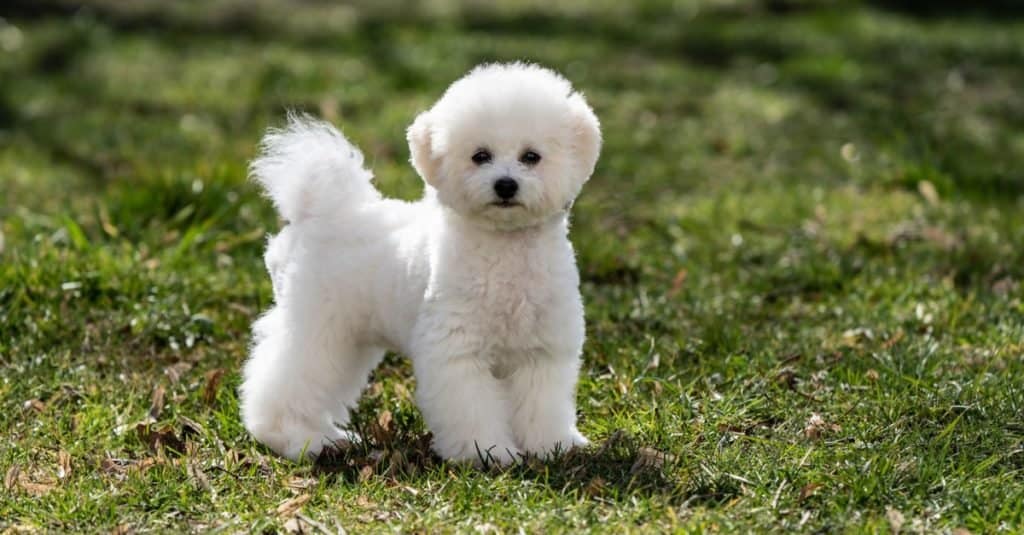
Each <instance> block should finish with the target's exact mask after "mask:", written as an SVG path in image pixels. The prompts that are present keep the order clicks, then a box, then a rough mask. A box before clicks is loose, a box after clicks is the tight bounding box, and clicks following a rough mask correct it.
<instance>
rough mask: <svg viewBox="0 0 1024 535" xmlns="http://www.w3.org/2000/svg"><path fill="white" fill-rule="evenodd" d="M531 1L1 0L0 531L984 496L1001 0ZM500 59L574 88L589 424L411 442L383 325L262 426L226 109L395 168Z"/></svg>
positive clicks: (428, 521) (1011, 107)
mask: <svg viewBox="0 0 1024 535" xmlns="http://www.w3.org/2000/svg"><path fill="white" fill-rule="evenodd" d="M549 4H554V3H551V2H549V3H544V4H542V3H540V2H532V3H526V4H521V5H520V4H513V3H511V2H507V3H501V5H499V6H496V7H493V8H488V9H484V8H482V7H480V6H482V4H477V3H472V2H467V3H466V4H464V5H463V4H457V3H450V2H431V3H426V4H424V5H425V6H426V7H421V8H416V9H409V8H403V7H401V6H398V5H397V4H391V3H388V2H385V3H375V4H374V7H369V6H359V5H356V6H341V7H339V6H333V5H321V4H314V3H310V4H300V5H297V6H293V7H285V6H284V5H283V3H275V2H271V1H264V2H261V3H259V4H258V7H256V8H254V7H251V6H250V4H244V5H243V4H242V3H240V2H232V1H226V0H225V1H219V2H210V3H193V2H175V3H166V5H165V4H164V3H156V2H149V1H144V2H143V1H134V2H117V3H115V2H113V1H109V0H108V1H101V0H94V1H92V2H88V3H87V5H86V6H85V7H82V8H76V7H73V6H71V5H69V4H65V3H63V2H50V1H21V0H18V1H15V2H13V3H11V4H10V5H9V6H7V7H6V9H5V11H7V12H8V13H7V14H5V15H4V17H5V19H4V21H3V22H2V23H0V80H3V82H2V83H0V236H2V242H0V243H2V246H0V247H2V250H0V469H2V472H3V474H4V475H5V478H4V489H3V493H2V494H0V530H4V529H10V530H13V531H19V530H40V531H49V532H55V531H88V532H92V531H111V530H118V531H119V532H125V531H127V530H129V529H134V530H136V531H164V532H180V531H207V530H213V529H220V530H225V531H230V532H237V531H267V530H270V531H274V530H295V529H299V528H304V529H307V530H309V529H313V530H317V529H325V530H331V531H333V530H336V529H338V528H339V527H344V528H345V529H347V530H349V531H353V532H361V531H388V530H401V531H428V532H434V531H478V532H514V531H516V530H517V529H518V528H522V530H523V531H525V532H540V531H556V532H557V531H576V530H584V529H587V530H593V531H606V532H623V531H634V532H647V531H654V530H678V531H684V532H701V531H722V532H733V531H743V532H748V531H783V530H785V531H823V532H855V533H856V532H883V531H889V530H899V529H901V528H902V529H903V530H912V531H923V532H937V531H946V532H949V531H954V530H969V531H970V532H975V533H987V532H997V531H1018V530H1020V529H1022V528H1024V389H1022V387H1021V385H1022V384H1024V289H1022V284H1021V281H1022V279H1024V176H1022V175H1021V171H1022V169H1024V131H1022V130H1021V129H1020V127H1019V125H1021V124H1024V99H1021V98H1020V95H1019V89H1020V88H1021V87H1024V70H1022V69H1021V68H1020V66H1021V64H1022V62H1024V24H1022V23H1021V22H1020V20H1021V19H1019V18H1015V16H1014V15H1018V14H1019V11H1018V10H1017V8H1015V7H1014V4H1013V3H1012V2H993V3H992V5H991V7H990V8H989V10H988V11H984V10H982V11H974V12H967V13H961V12H959V11H956V9H957V8H956V7H955V6H953V5H952V4H948V3H942V2H938V3H930V4H929V6H928V7H927V8H924V7H922V6H918V7H917V9H914V6H915V4H913V3H909V2H891V1H889V2H886V1H874V2H868V3H863V4H857V3H852V2H839V1H832V2H809V1H800V0H787V1H784V2H778V1H768V0H764V1H762V2H756V1H755V2H728V1H712V0H687V1H684V2H676V3H674V4H667V3H666V4H662V3H658V2H637V3H613V2H597V3H592V2H583V1H573V2H565V3H558V5H557V7H555V6H552V5H549ZM474 6H476V7H474ZM907 6H910V7H907ZM285 15H287V16H285ZM519 58H529V59H532V60H536V61H540V62H543V63H545V64H548V65H550V66H553V67H555V68H558V69H559V70H562V71H563V72H565V73H566V74H567V75H568V76H569V77H570V78H571V79H572V80H573V81H574V82H575V83H576V85H577V86H578V87H580V88H581V89H583V90H584V91H585V92H586V93H587V96H588V98H589V99H590V101H591V103H592V104H593V105H594V106H595V108H596V110H597V112H598V114H599V116H600V117H601V119H602V122H603V125H604V132H605V136H606V145H605V150H604V153H603V156H602V159H601V161H600V163H599V165H598V170H597V172H596V175H595V177H594V179H593V180H592V181H591V182H590V183H589V184H588V186H587V188H586V189H585V191H584V193H583V195H582V196H581V198H580V199H579V201H578V203H577V204H576V208H575V209H574V213H575V216H574V227H573V231H572V234H573V236H572V237H573V240H574V243H575V245H576V247H577V251H578V255H579V263H580V269H581V273H582V279H583V284H582V291H583V294H584V298H585V300H586V303H587V320H588V333H589V335H588V342H587V345H586V348H585V352H584V361H585V364H584V367H583V372H582V379H581V384H580V388H579V411H580V419H581V426H582V430H583V431H584V432H585V433H586V434H587V435H589V436H590V437H591V438H592V439H593V440H594V442H595V445H594V447H592V448H590V449H588V450H586V451H582V452H573V453H569V454H567V455H565V456H563V457H562V458H560V459H558V460H556V461H552V462H548V463H540V462H531V463H527V464H524V465H521V466H517V467H515V468H513V469H511V470H508V471H504V472H480V471H474V470H471V469H466V468H462V467H458V466H451V465H446V464H444V463H442V462H441V461H440V460H438V459H437V458H435V457H433V456H432V455H430V454H429V450H428V447H427V445H428V443H429V435H427V434H426V430H425V429H424V426H423V422H422V420H421V418H420V416H419V414H418V412H417V410H416V408H415V406H414V404H413V403H412V401H411V396H410V391H413V390H414V388H415V385H414V384H413V380H412V378H411V374H410V367H409V365H408V364H407V363H406V362H405V361H404V360H402V359H400V358H398V357H389V358H388V359H387V360H386V361H385V364H384V365H383V366H382V367H381V369H379V370H378V371H377V372H376V373H375V374H374V377H373V381H372V384H371V386H370V388H369V389H368V392H367V394H366V396H365V397H364V399H363V400H362V402H361V404H360V407H359V410H358V412H357V416H356V424H355V425H356V428H357V429H358V430H359V431H360V432H362V433H363V435H364V436H365V437H366V441H365V443H364V444H363V445H361V446H359V447H357V448H354V449H353V450H352V451H349V452H345V453H344V454H342V455H339V456H336V457H334V458H324V459H321V460H320V462H318V463H307V464H300V465H297V464H293V463H290V462H286V461H282V460H280V459H278V458H276V457H274V456H273V455H271V454H270V453H269V452H268V451H267V450H266V449H265V448H263V447H261V446H259V445H257V444H255V443H254V442H253V441H252V440H250V438H249V437H248V436H247V435H246V433H245V431H244V429H243V428H242V426H241V424H240V422H239V420H238V416H237V394H236V387H237V385H238V381H239V379H238V370H239V368H240V365H241V363H242V362H243V360H244V358H245V356H246V345H247V343H248V333H247V329H248V325H249V324H250V322H251V321H252V320H253V318H255V317H256V315H257V314H259V312H260V311H261V310H263V309H265V308H266V307H267V305H268V302H269V300H270V283H269V280H268V278H267V276H266V274H265V272H264V269H263V267H262V263H261V260H260V255H261V252H262V251H261V249H262V247H263V242H264V236H265V235H266V233H268V232H272V231H274V230H275V229H276V228H277V226H278V222H277V221H276V220H275V215H274V214H273V211H272V210H271V208H270V206H269V204H268V203H267V202H266V201H265V200H264V199H262V198H260V196H259V194H258V192H257V191H256V189H255V188H254V186H253V185H252V184H250V183H248V182H247V181H246V163H247V160H248V159H249V158H251V157H252V155H253V153H254V150H255V147H256V143H257V141H258V139H259V136H260V133H261V131H262V130H263V129H264V128H266V127H267V126H269V125H275V124H280V123H281V121H282V117H283V114H284V111H285V109H286V108H287V107H294V108H299V109H304V110H307V111H310V112H312V113H314V114H317V115H320V116H323V117H326V118H328V119H331V120H333V121H335V122H337V123H339V124H341V125H343V126H344V128H345V130H346V133H347V134H348V135H349V136H350V137H351V138H353V139H354V140H355V141H356V142H357V143H358V144H359V145H360V146H361V147H363V148H364V150H365V152H366V153H367V156H368V160H369V161H370V162H371V163H372V165H373V169H374V170H375V172H376V175H377V178H378V184H379V186H380V187H381V188H382V189H383V190H384V191H385V192H387V193H388V194H389V195H394V196H398V197H402V198H415V197H416V196H417V195H418V194H419V191H420V185H419V181H418V179H417V178H416V177H415V176H414V174H413V173H412V171H411V168H410V167H409V165H408V164H407V163H406V160H407V149H406V147H405V143H404V136H403V131H404V128H405V126H406V125H408V124H409V122H410V121H411V120H412V118H413V117H414V115H415V114H416V113H417V112H418V111H419V110H422V109H424V108H426V107H427V106H428V105H429V104H430V103H431V102H432V101H433V100H434V99H435V98H437V97H438V96H439V95H440V93H441V92H442V91H443V90H444V88H445V87H446V86H447V84H448V83H450V82H451V81H452V80H454V79H455V78H457V77H458V76H460V75H461V74H462V73H463V72H464V71H466V70H467V69H468V68H470V67H471V66H473V65H474V64H476V63H478V62H480V61H485V60H508V59H519ZM960 533H963V531H960Z"/></svg>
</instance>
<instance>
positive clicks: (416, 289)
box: [241, 63, 601, 464]
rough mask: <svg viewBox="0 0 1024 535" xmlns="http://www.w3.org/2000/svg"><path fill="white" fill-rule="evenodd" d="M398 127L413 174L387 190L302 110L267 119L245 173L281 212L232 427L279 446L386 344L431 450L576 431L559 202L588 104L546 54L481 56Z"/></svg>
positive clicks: (576, 182) (546, 449) (318, 428)
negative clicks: (544, 61)
mask: <svg viewBox="0 0 1024 535" xmlns="http://www.w3.org/2000/svg"><path fill="white" fill-rule="evenodd" d="M407 138H408V141H409V149H410V151H411V153H412V158H411V159H412V164H413V166H414V167H415V168H416V171H417V172H419V174H420V176H422V177H423V180H424V181H425V182H426V192H425V193H424V195H423V198H422V199H421V200H420V201H418V202H414V203H407V202H403V201H399V200H394V199H385V198H382V197H381V195H380V193H379V192H378V191H377V190H376V189H375V188H374V187H373V185H371V183H370V181H371V178H372V174H371V173H370V171H368V170H366V169H364V168H363V156H362V154H361V153H360V152H359V150H358V149H356V148H355V147H354V146H353V145H352V144H350V143H349V142H348V141H347V140H346V139H345V138H344V137H343V136H342V134H341V133H340V132H338V131H337V130H335V129H334V128H333V127H332V126H330V125H329V124H327V123H323V122H318V121H315V120H313V119H310V118H308V117H292V118H291V119H290V121H289V123H288V126H287V127H285V128H284V129H281V130H272V131H271V132H270V133H268V134H267V136H266V137H265V138H264V140H263V144H262V153H261V155H260V156H259V158H258V159H256V160H255V161H254V162H253V164H252V174H253V176H254V178H255V180H256V181H258V182H259V183H260V184H261V185H262V186H263V187H264V188H265V189H266V191H267V194H268V195H269V197H270V198H271V199H272V200H273V202H274V205H275V206H276V207H277V209H278V211H279V212H280V213H281V216H282V217H283V218H284V219H285V220H286V221H287V225H286V226H285V227H284V228H283V229H282V230H281V232H280V233H279V234H278V235H277V236H274V237H273V238H271V239H270V242H269V244H268V245H267V253H266V263H267V269H268V270H269V271H270V276H271V279H272V281H273V287H274V301H275V305H274V307H273V308H271V309H270V310H269V311H268V312H267V313H266V314H265V315H264V316H262V317H261V318H260V319H259V320H257V321H256V322H255V324H254V325H253V336H254V345H253V347H252V355H251V357H250V358H249V360H248V362H247V363H246V365H245V371H244V383H243V384H242V387H241V408H242V418H243V420H244V422H245V427H246V428H247V429H248V430H249V431H250V432H251V433H252V434H253V436H254V437H256V438H257V439H258V440H260V441H261V442H263V443H265V444H267V445H268V446H270V448H272V449H273V450H274V451H276V452H278V453H280V454H281V455H284V456H286V457H289V458H292V459H296V458H298V457H300V456H301V455H303V453H305V454H308V455H317V454H318V453H319V452H320V451H321V449H322V448H324V447H327V446H331V445H332V444H334V443H335V442H337V441H345V440H352V439H354V437H353V436H351V435H350V434H349V432H347V431H345V430H344V429H343V428H344V427H345V426H346V424H347V423H348V421H349V410H350V408H351V407H353V406H354V405H355V404H356V401H357V399H358V397H359V395H360V392H361V390H362V389H363V387H364V386H365V385H366V383H367V381H368V376H369V374H370V372H371V371H372V370H373V369H374V367H376V365H377V364H378V363H379V362H380V360H381V358H382V357H383V356H384V352H385V351H386V350H391V351H395V352H398V353H401V354H403V355H406V356H408V357H410V358H411V359H412V362H413V367H414V370H415V374H416V380H417V385H416V400H417V403H418V405H419V407H420V410H421V411H422V413H423V417H424V419H425V420H426V423H427V425H428V426H429V427H430V430H431V431H432V432H433V434H434V441H433V448H434V450H435V451H436V452H437V453H438V454H439V455H441V456H442V457H444V458H446V459H452V460H469V461H475V462H477V463H478V464H479V463H480V462H485V461H486V460H494V461H496V462H498V463H501V464H506V463H509V462H512V461H514V460H515V459H517V458H518V457H519V456H520V455H521V454H526V453H532V454H537V455H541V456H546V455H548V454H550V453H551V452H553V451H555V450H557V449H561V450H566V449H569V448H571V447H573V446H579V445H584V444H586V443H587V439H586V438H585V437H584V436H583V435H581V434H580V433H579V431H577V429H576V408H575V406H576V403H575V388H576V379H577V374H578V373H579V368H580V352H581V349H582V345H583V336H584V325H583V306H582V302H581V299H580V294H579V289H578V286H579V274H578V273H577V270H576V262H575V259H574V256H573V249H572V245H571V244H570V243H569V240H568V236H567V234H568V218H569V209H570V207H571V205H572V202H573V199H574V198H575V197H576V195H577V194H578V193H579V191H580V188H581V187H582V186H583V183H584V182H586V181H587V179H588V178H589V177H590V175H591V173H592V172H593V170H594V164H595V163H596V161H597V156H598V152H599V151H600V147H601V133H600V128H599V124H598V120H597V117H596V116H595V115H594V112H593V110H591V109H590V107H589V106H588V105H587V103H586V101H585V100H584V98H583V96H582V95H581V94H580V93H577V92H576V91H574V90H573V88H572V86H571V85H570V83H569V82H568V81H567V80H566V79H565V78H563V77H561V76H560V75H558V74H556V73H555V72H553V71H551V70H548V69H545V68H542V67H539V66H536V65H528V64H522V63H515V64H503V65H485V66H481V67H477V68H476V69H474V70H473V71H472V72H470V73H469V74H468V75H466V76H465V77H464V78H462V79H460V80H458V81H456V82H455V83H454V84H452V86H451V87H450V88H449V89H448V91H447V92H446V93H445V94H444V96H443V97H442V98H441V100H439V101H438V102H437V103H436V104H435V105H434V107H433V108H431V109H430V110H428V111H426V112H424V113H422V114H420V115H419V116H418V117H417V118H416V120H415V121H414V122H413V124H412V126H411V127H409V130H408V133H407Z"/></svg>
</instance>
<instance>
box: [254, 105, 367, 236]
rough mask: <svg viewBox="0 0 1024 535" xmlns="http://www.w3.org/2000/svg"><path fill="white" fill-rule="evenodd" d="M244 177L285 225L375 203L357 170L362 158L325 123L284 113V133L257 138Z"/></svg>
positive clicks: (273, 131) (277, 130) (364, 171)
mask: <svg viewBox="0 0 1024 535" xmlns="http://www.w3.org/2000/svg"><path fill="white" fill-rule="evenodd" d="M249 174H250V176H251V177H252V178H253V179H254V180H255V181H256V182H259V183H260V185H262V186H263V189H264V190H266V193H267V196H269V197H270V199H271V200H273V201H274V206H275V207H277V211H278V213H280V214H281V217H283V218H284V219H285V220H287V221H288V222H290V223H301V222H303V221H305V220H310V219H324V218H334V217H336V216H339V215H341V216H343V215H344V214H346V212H350V211H352V210H353V209H354V208H355V207H359V206H365V204H366V203H369V202H373V201H376V200H380V193H379V192H378V191H377V189H376V188H374V187H373V185H372V184H371V183H370V180H371V179H372V178H373V173H371V172H370V171H368V170H367V169H366V168H364V167H363V153H361V152H359V149H357V148H356V147H355V145H353V144H351V143H349V141H348V140H347V139H345V136H343V135H342V134H341V132H339V131H338V129H336V128H334V126H332V125H331V124H329V123H326V122H324V121H320V120H318V119H314V118H313V117H310V116H308V115H304V114H295V113H289V114H288V124H287V126H285V127H284V128H272V129H270V130H269V131H268V132H267V134H266V135H265V136H264V137H263V141H262V143H261V144H260V154H259V156H258V157H257V158H256V159H255V160H253V162H252V164H251V165H250V167H249Z"/></svg>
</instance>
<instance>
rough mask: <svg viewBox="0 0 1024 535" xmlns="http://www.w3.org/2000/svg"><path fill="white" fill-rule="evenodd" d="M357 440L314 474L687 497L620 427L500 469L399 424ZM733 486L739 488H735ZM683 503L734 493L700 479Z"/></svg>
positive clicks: (321, 462)
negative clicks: (439, 450)
mask: <svg viewBox="0 0 1024 535" xmlns="http://www.w3.org/2000/svg"><path fill="white" fill-rule="evenodd" d="M357 432H358V434H359V435H360V436H361V437H362V440H361V441H360V442H358V443H355V444H345V445H344V446H342V447H339V448H336V449H329V450H324V451H323V452H322V453H321V454H320V456H319V457H318V458H317V460H316V462H315V468H314V472H315V473H317V474H318V475H319V476H321V477H324V478H326V479H327V480H328V481H339V482H344V483H348V484H352V483H356V482H359V481H362V480H365V479H367V478H369V477H383V478H387V479H389V480H392V481H396V482H412V481H415V480H417V479H419V478H420V477H422V476H423V475H424V474H427V473H429V472H433V471H436V470H445V471H451V470H455V471H467V472H476V471H481V472H483V473H487V474H491V475H493V476H495V477H513V478H520V479H523V480H529V481H533V482H535V483H538V484H543V485H545V486H547V487H549V488H551V489H552V490H556V491H558V492H560V493H564V494H576V495H578V496H581V497H587V498H590V499H595V500H606V501H607V500H612V501H614V500H620V499H626V498H627V497H629V496H644V497H651V496H662V497H664V498H666V499H667V500H668V501H669V502H670V503H682V502H683V501H686V500H687V496H686V489H685V488H684V486H683V485H682V484H681V482H680V481H677V480H676V479H674V478H673V476H672V475H670V474H671V473H672V472H673V470H672V469H673V468H674V465H675V462H676V461H675V456H673V455H670V454H667V453H664V452H660V451H657V450H655V449H653V448H648V447H642V446H640V445H639V444H638V443H637V441H636V440H635V439H634V438H632V437H630V436H629V435H627V434H626V433H625V432H623V431H616V432H615V433H613V434H612V435H611V436H609V437H608V438H607V439H606V440H605V441H604V442H603V443H601V444H599V445H592V446H590V447H588V448H585V449H573V450H570V451H567V452H559V453H556V454H555V455H554V457H553V458H552V459H550V460H547V461H541V460H540V459H538V458H536V457H524V458H522V459H521V460H520V461H519V462H517V463H516V464H514V465H512V466H509V467H504V468H502V467H498V466H496V465H495V464H493V462H492V461H491V460H489V459H488V456H487V454H486V453H482V454H481V460H482V463H483V468H473V467H470V466H468V465H466V464H461V463H448V462H445V461H444V460H442V459H441V458H440V457H438V456H437V455H436V454H434V453H433V451H432V450H431V449H430V443H431V440H432V435H431V434H430V433H425V432H416V431H411V430H409V429H405V428H404V427H395V428H390V429H387V430H385V429H383V428H382V427H381V426H380V425H378V424H377V423H376V422H373V423H370V424H368V425H367V424H363V425H361V426H359V428H357ZM734 490H735V491H736V492H738V491H739V489H738V487H737V488H736V489H734ZM691 494H692V495H691V496H690V499H689V501H690V502H691V503H693V502H694V501H697V500H700V501H724V500H727V499H729V498H730V497H732V496H734V495H735V493H732V492H730V491H729V489H726V488H718V486H715V485H711V486H707V485H704V486H701V485H698V487H697V493H696V494H693V493H691Z"/></svg>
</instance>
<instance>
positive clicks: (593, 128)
mask: <svg viewBox="0 0 1024 535" xmlns="http://www.w3.org/2000/svg"><path fill="white" fill-rule="evenodd" d="M569 109H570V113H571V114H572V118H571V121H572V129H573V130H572V133H573V142H572V146H573V150H574V151H575V152H576V158H577V161H579V162H580V163H579V165H580V170H581V171H582V174H583V176H582V180H583V181H586V180H587V179H589V178H590V175H591V174H593V172H594V166H595V165H597V156H598V155H599V154H600V153H601V123H600V121H598V120H597V115H595V114H594V110H592V109H591V108H590V106H589V105H588V104H587V101H586V99H584V98H583V95H581V94H579V93H573V94H572V95H570V96H569Z"/></svg>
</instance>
